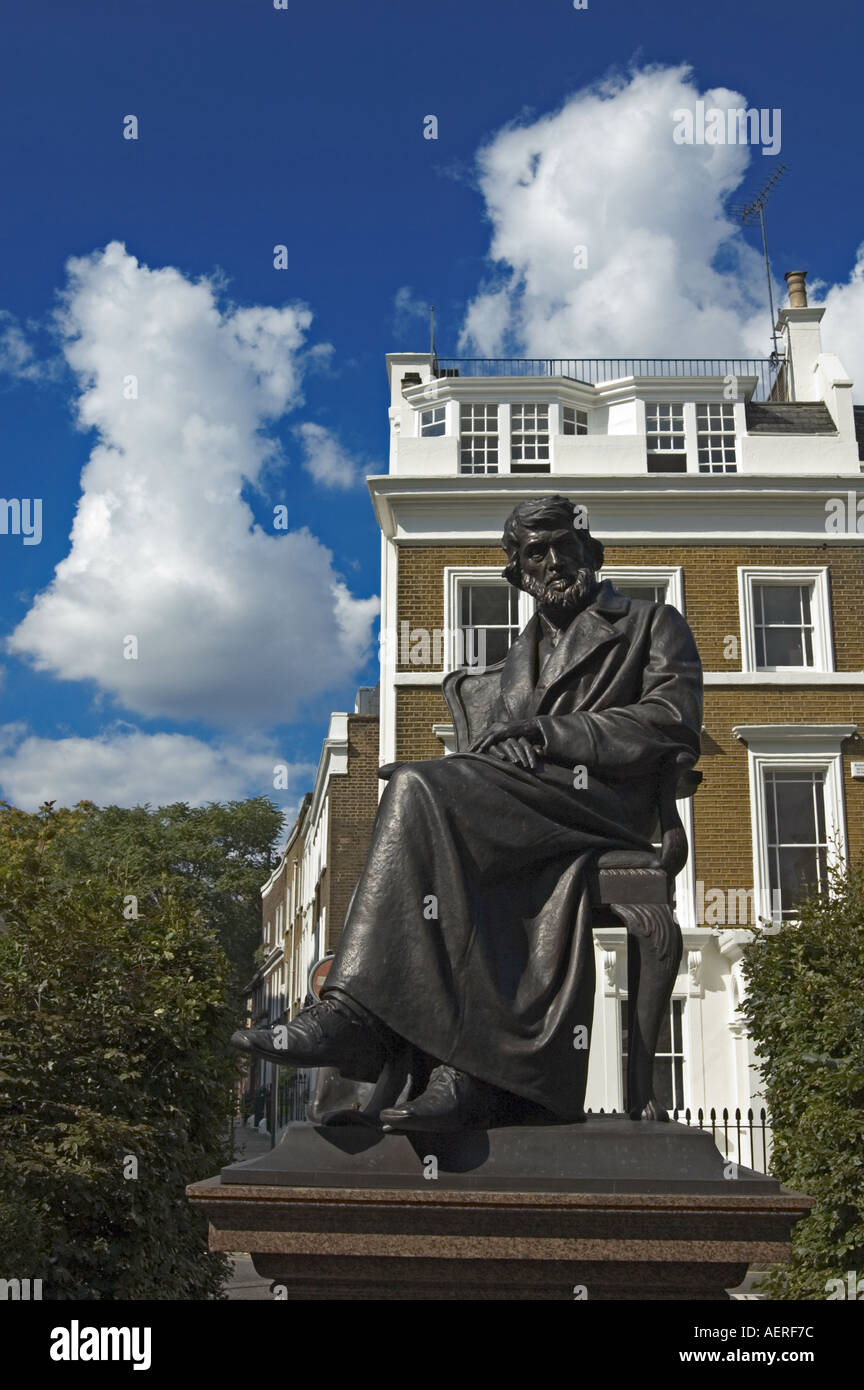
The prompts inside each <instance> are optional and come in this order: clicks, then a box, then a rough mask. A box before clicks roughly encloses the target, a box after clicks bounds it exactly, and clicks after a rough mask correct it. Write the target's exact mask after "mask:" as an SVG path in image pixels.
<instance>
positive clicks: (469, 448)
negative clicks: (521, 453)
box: [459, 405, 498, 473]
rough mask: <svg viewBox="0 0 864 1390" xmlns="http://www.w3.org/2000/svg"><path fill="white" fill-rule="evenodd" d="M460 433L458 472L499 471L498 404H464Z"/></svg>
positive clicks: (460, 419) (461, 413)
mask: <svg viewBox="0 0 864 1390" xmlns="http://www.w3.org/2000/svg"><path fill="white" fill-rule="evenodd" d="M459 435H460V438H459V471H460V473H497V472H498V407H497V405H463V406H462V407H461V408H460V411H459Z"/></svg>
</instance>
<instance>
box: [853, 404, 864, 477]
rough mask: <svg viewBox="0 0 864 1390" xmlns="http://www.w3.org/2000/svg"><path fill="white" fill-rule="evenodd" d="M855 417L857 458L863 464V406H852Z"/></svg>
mask: <svg viewBox="0 0 864 1390" xmlns="http://www.w3.org/2000/svg"><path fill="white" fill-rule="evenodd" d="M852 410H853V412H854V415H855V438H856V439H857V440H858V457H859V459H860V460H861V462H862V463H864V405H853V407H852Z"/></svg>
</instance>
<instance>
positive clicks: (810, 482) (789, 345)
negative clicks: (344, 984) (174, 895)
mask: <svg viewBox="0 0 864 1390" xmlns="http://www.w3.org/2000/svg"><path fill="white" fill-rule="evenodd" d="M787 278H788V280H789V289H790V306H789V307H787V308H785V309H782V310H781V311H780V315H779V322H778V331H779V333H780V335H781V338H782V347H783V351H782V353H781V354H780V355H779V358H774V359H772V360H770V361H761V360H757V361H742V360H728V361H717V360H711V361H708V360H689V361H682V360H680V359H679V360H674V361H672V360H670V361H658V360H653V359H652V360H650V361H649V360H635V359H629V360H626V361H625V360H619V361H609V360H605V361H599V360H590V359H580V360H571V361H546V360H544V361H529V360H523V359H518V360H516V359H510V360H507V361H502V360H478V359H470V360H458V359H448V360H445V359H438V358H437V357H434V356H430V355H429V354H428V353H427V354H420V353H417V354H404V353H398V354H392V355H390V356H389V357H388V359H387V369H388V375H389V380H390V389H391V404H390V410H389V420H390V460H389V472H388V473H387V474H385V475H381V476H376V477H372V478H370V479H369V480H368V481H369V487H370V492H371V496H372V502H373V506H374V509H375V515H376V518H377V521H378V524H379V526H380V529H381V533H382V576H381V595H382V618H381V628H382V640H381V682H380V743H379V746H378V747H377V748H376V749H375V754H374V758H373V754H372V749H371V741H372V739H373V738H374V735H373V733H372V728H371V722H370V724H369V725H367V726H364V727H365V740H366V741H365V742H364V744H363V750H362V751H360V748H359V742H358V748H357V752H356V754H355V758H356V764H355V770H356V777H355V780H354V781H353V783H352V765H351V761H350V757H349V760H348V776H347V778H346V779H345V781H344V791H343V802H342V803H341V804H342V805H344V806H346V808H347V807H348V806H349V803H350V809H347V810H346V814H347V815H348V816H349V818H350V816H351V815H352V814H354V815H356V816H357V817H358V820H357V833H356V836H355V835H353V834H352V832H350V831H347V830H344V829H334V828H333V827H331V832H330V835H331V838H330V841H329V848H328V852H327V860H326V870H325V871H324V872H323V873H322V875H321V878H320V880H319V881H320V883H321V884H323V885H324V886H325V893H327V894H329V896H328V897H327V899H326V901H325V897H324V896H322V898H321V901H320V907H318V908H313V906H312V898H311V897H310V896H309V892H308V891H307V893H306V897H305V898H304V900H303V902H304V906H303V911H304V912H306V913H307V916H306V917H304V918H303V925H302V927H299V926H298V927H296V928H295V927H293V926H292V930H295V929H296V930H297V931H298V932H299V933H300V934H299V936H298V937H297V941H301V940H302V941H305V942H306V943H307V945H306V946H303V947H301V948H300V951H301V957H302V960H303V961H304V962H308V961H309V960H310V959H311V958H312V957H311V954H310V952H311V951H312V947H311V945H308V943H310V942H311V941H312V940H315V941H316V943H317V946H319V947H320V946H321V945H322V944H326V945H327V946H328V947H331V948H332V946H333V945H334V944H335V939H336V933H337V932H338V927H339V924H340V922H341V916H342V914H343V913H344V907H345V906H346V905H347V901H348V897H349V895H350V888H351V886H352V881H353V879H354V878H356V874H357V871H358V869H359V867H360V864H361V862H362V857H363V853H364V852H365V848H366V845H367V844H368V834H369V829H370V826H371V819H372V814H373V811H374V806H375V803H376V799H377V791H376V790H375V787H374V771H375V769H374V765H373V764H374V761H377V760H380V762H382V763H383V762H390V761H393V760H397V759H398V760H410V759H418V758H435V757H440V756H444V755H446V753H447V752H448V751H452V748H453V738H454V736H453V729H452V725H451V720H450V715H449V712H448V710H447V707H446V705H445V703H444V700H443V697H442V694H441V682H442V679H443V677H444V675H445V674H446V672H447V671H448V670H451V669H453V668H454V667H456V666H460V665H465V664H472V663H476V662H483V661H485V663H486V664H492V663H494V662H496V661H499V660H500V659H501V658H502V657H503V656H504V654H505V653H506V650H507V647H508V646H509V643H510V641H511V640H512V639H513V637H514V636H515V635H516V633H517V632H518V631H519V630H520V629H521V628H522V627H523V626H524V625H525V622H526V621H527V620H528V618H529V617H530V614H531V611H532V604H533V600H531V599H530V598H529V597H528V596H527V595H525V594H521V595H519V594H516V593H515V592H514V591H512V590H511V589H510V588H509V586H508V585H507V584H506V582H505V581H504V580H503V579H502V578H501V568H502V564H503V559H504V557H503V552H502V551H501V549H500V546H499V541H500V535H501V530H502V526H503V523H504V520H505V518H506V516H507V514H508V512H509V511H510V510H511V508H512V507H513V506H514V505H515V503H516V502H517V501H519V500H521V499H524V498H529V497H534V496H539V495H542V494H543V493H553V492H560V493H564V494H566V495H568V496H569V497H571V498H572V499H573V500H574V501H576V502H578V503H581V504H583V505H584V506H585V507H586V509H587V513H588V517H589V522H590V526H591V529H592V532H594V533H595V534H596V535H597V536H598V537H599V538H600V539H601V540H602V541H603V542H604V544H605V546H606V563H605V566H604V571H603V573H604V577H608V578H610V579H612V581H613V582H614V583H615V585H616V586H617V587H618V588H619V589H620V590H622V591H623V592H624V593H625V594H629V595H631V596H634V597H640V598H644V597H649V598H653V599H655V600H659V601H665V602H668V603H671V604H674V605H675V606H676V607H678V608H679V609H680V610H681V611H682V612H683V613H684V614H685V615H686V617H687V619H688V621H689V623H690V625H691V627H692V629H693V631H694V634H695V637H696V640H697V643H698V645H699V649H700V652H701V655H702V660H703V665H704V669H705V715H704V720H705V723H704V730H703V751H702V760H701V763H700V768H701V770H702V772H703V775H704V782H703V785H702V787H701V788H700V790H699V792H698V794H697V796H696V797H695V798H694V800H692V801H688V802H684V803H682V805H681V812H682V819H683V820H684V823H685V827H686V829H687V833H688V838H689V840H690V846H691V854H690V859H689V862H688V864H687V866H686V868H685V869H684V870H683V871H682V873H681V875H680V876H679V880H678V883H677V885H676V898H677V909H678V916H679V920H680V922H681V926H682V931H683V935H684V954H683V958H682V963H681V969H680V973H679V977H678V981H677V984H676V988H675V994H674V998H673V1001H672V1005H671V1008H670V1016H669V1020H668V1027H667V1029H666V1032H665V1036H664V1037H663V1038H662V1039H661V1047H660V1053H661V1054H662V1055H660V1056H658V1078H657V1079H658V1091H659V1093H660V1094H661V1095H662V1097H663V1098H664V1099H665V1101H666V1103H667V1104H668V1105H670V1106H679V1107H681V1106H688V1107H691V1108H693V1109H694V1110H695V1109H697V1108H699V1107H703V1108H707V1107H710V1106H717V1107H722V1106H728V1107H730V1109H732V1110H734V1108H735V1107H740V1108H741V1109H742V1110H744V1111H746V1109H747V1108H748V1107H749V1106H750V1105H751V1104H758V1082H757V1078H756V1074H755V1071H754V1067H753V1063H754V1058H753V1053H752V1048H751V1044H750V1041H749V1039H748V1037H747V1035H746V1030H745V1029H744V1026H743V1023H742V1020H741V1014H740V1010H739V1005H740V1003H741V987H742V981H741V972H740V965H739V962H740V957H741V950H742V943H743V942H744V941H745V940H746V939H747V938H748V932H747V925H748V924H749V923H752V922H753V921H755V920H756V919H757V918H758V917H761V916H774V917H775V919H776V918H783V919H794V915H795V905H796V901H797V900H798V897H799V896H800V893H801V891H802V887H803V884H804V883H805V882H808V881H821V880H823V879H824V877H825V873H826V869H827V867H828V865H829V864H830V862H831V861H832V859H833V858H835V857H840V858H841V859H842V858H844V857H847V856H849V855H853V856H859V855H860V854H861V853H862V851H864V744H862V741H861V737H860V735H859V732H858V729H859V726H861V725H862V723H864V624H862V613H864V489H862V487H861V469H862V464H861V458H862V457H864V452H862V443H861V440H862V438H864V412H862V411H861V409H860V408H857V407H854V406H853V403H852V383H851V382H850V380H849V378H848V376H847V374H846V372H845V370H844V368H843V366H842V364H841V363H840V362H839V361H838V360H837V358H836V357H835V356H834V355H833V354H831V353H830V352H827V351H823V348H822V343H821V327H820V325H821V319H822V316H823V313H824V310H823V309H822V308H820V307H811V306H809V305H808V303H807V297H806V290H805V287H804V275H803V273H800V272H795V273H792V274H791V275H790V276H789V277H787ZM334 718H335V719H343V720H344V719H346V718H349V724H348V726H346V742H347V743H349V744H350V743H351V742H352V740H354V741H355V742H356V741H357V740H356V739H355V736H354V735H352V734H351V732H350V717H346V716H334ZM332 736H333V735H332V725H331V738H332ZM326 747H327V745H326V744H325V749H326ZM320 777H321V770H320V769H319V779H320ZM338 780H339V778H338V776H334V777H331V779H330V785H332V786H333V787H335V785H336V783H337V782H338ZM317 787H318V782H317V781H316V788H317ZM317 794H318V793H317V792H316V793H315V794H313V802H314V799H315V796H316V795H317ZM331 796H332V793H331ZM367 797H368V800H366V799H365V798H367ZM333 804H334V805H335V802H334V803H333ZM303 815H305V816H306V820H305V821H304V822H303V826H304V827H305V828H303V829H301V830H298V832H297V833H298V835H302V836H304V837H305V841H306V842H307V843H309V842H311V840H312V839H314V833H315V832H314V830H313V828H312V822H311V820H309V816H310V815H311V810H306V811H305V812H304V813H303ZM301 819H302V816H301ZM298 825H299V822H298ZM340 836H341V840H340ZM340 843H342V844H343V845H344V850H342V851H340V850H339V848H338V846H339V844H340ZM289 853H290V851H286V854H289ZM343 854H344V858H343V859H341V862H340V856H342V855H343ZM280 872H281V866H280V869H279V870H277V871H276V874H275V875H274V878H273V879H272V880H271V885H272V884H275V883H276V882H277V878H278V875H279V873H280ZM312 877H314V874H313V875H312ZM311 881H312V878H311V877H310V879H309V883H310V884H311ZM337 881H338V883H339V887H338V889H337V888H336V884H337ZM271 885H268V887H267V889H265V904H266V903H267V902H268V901H269V899H268V898H267V893H268V891H271ZM328 885H329V886H328ZM281 891H282V890H281V889H280V890H279V892H280V893H281ZM266 911H267V908H266V906H265V916H266ZM316 912H320V914H321V915H320V919H319V920H318V922H317V924H313V919H314V918H315V913H316ZM286 920H287V919H286ZM297 921H298V922H299V919H297ZM322 924H323V925H322ZM316 932H317V933H318V934H317V935H315V933H316ZM322 933H323V934H322ZM595 945H596V952H597V966H598V969H597V993H596V999H595V1015H594V1036H593V1040H592V1051H591V1065H590V1073H589V1083H588V1097H587V1103H588V1105H589V1106H591V1107H593V1108H594V1109H595V1110H596V1109H599V1108H600V1107H604V1108H605V1109H607V1110H608V1109H620V1108H621V1107H622V1103H623V1070H624V1068H623V1065H622V1055H623V1052H624V1048H625V1046H626V1036H625V1032H624V1026H623V1025H624V1018H625V1014H626V1009H625V1007H624V1003H625V999H626V980H627V974H626V953H625V933H624V929H623V928H621V929H618V928H614V927H610V928H607V929H603V930H599V931H597V933H596V934H595ZM294 949H297V947H296V946H295V948H294ZM304 952H305V954H304ZM281 968H282V969H283V970H284V968H285V965H284V962H283V965H282V967H281ZM294 978H297V979H301V981H302V970H300V972H299V974H297V973H296V972H295V977H294ZM283 988H288V995H285V996H284V997H285V1000H286V1001H288V1000H289V998H290V1004H289V1008H290V1009H292V1010H293V1008H294V1007H295V1006H296V1004H297V1002H299V998H300V996H299V995H298V994H297V991H296V987H295V989H294V993H293V994H292V993H291V990H290V987H288V986H287V985H286V986H283Z"/></svg>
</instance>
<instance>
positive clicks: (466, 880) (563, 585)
mask: <svg viewBox="0 0 864 1390" xmlns="http://www.w3.org/2000/svg"><path fill="white" fill-rule="evenodd" d="M583 518H584V508H581V507H577V506H575V505H574V504H573V503H572V502H571V501H569V500H568V499H566V498H564V497H559V496H552V497H546V498H537V499H535V500H532V501H527V502H522V503H520V504H519V505H518V506H517V507H515V508H514V510H513V512H512V513H511V515H510V517H509V518H508V520H507V523H506V525H505V528H504V535H503V538H502V544H503V547H504V549H505V551H506V553H507V557H508V559H507V565H506V568H505V570H504V577H505V578H506V579H507V580H508V581H509V582H510V583H511V584H513V585H515V586H516V587H518V588H521V589H525V590H527V592H528V593H530V594H532V595H533V596H534V598H535V599H536V600H537V611H536V613H535V615H534V617H533V618H532V619H531V621H530V622H529V623H528V624H527V626H526V627H525V629H524V631H523V632H522V633H521V634H520V635H519V637H518V638H517V639H516V640H515V641H514V643H513V645H512V646H511V648H510V650H509V652H508V654H507V656H506V658H505V660H504V661H503V662H502V663H501V664H500V695H499V697H498V702H497V705H496V707H495V708H494V710H493V712H492V717H491V719H490V722H489V725H488V727H487V728H486V729H485V731H484V732H483V733H482V735H481V736H480V737H478V738H476V739H475V740H474V742H473V743H472V745H471V748H470V750H469V751H465V752H459V753H455V754H452V755H450V756H448V757H444V758H440V759H435V760H431V761H424V762H412V763H403V764H400V765H397V766H396V767H395V769H394V770H393V772H392V775H391V776H390V779H389V782H388V784H387V787H386V788H385V791H384V794H383V797H382V799H381V804H380V807H379V810H378V817H377V820H376V822H375V827H374V831H373V835H372V843H371V846H370V849H369V854H368V857H367V860H366V864H365V867H364V869H363V872H362V874H361V877H360V880H359V882H358V885H357V889H356V892H355V894H354V897H353V899H352V902H351V906H350V908H349V910H348V913H347V917H346V921H345V925H344V929H343V932H342V936H341V939H340V942H339V948H338V951H337V954H336V958H335V960H334V963H333V966H332V968H331V971H330V974H329V976H328V978H327V984H326V987H325V989H324V991H323V992H322V1000H321V1002H320V1003H318V1004H315V1005H312V1006H311V1007H310V1008H308V1009H305V1010H303V1011H302V1012H301V1013H300V1014H299V1015H298V1016H297V1017H296V1018H295V1019H293V1020H292V1021H291V1022H290V1023H289V1024H287V1025H285V1026H283V1027H282V1029H281V1030H280V1037H279V1039H278V1043H277V1041H276V1040H275V1039H274V1037H273V1033H272V1031H270V1030H259V1031H254V1030H252V1031H250V1030H246V1031H242V1032H240V1033H237V1034H235V1041H236V1042H237V1044H238V1046H240V1047H244V1048H246V1049H247V1050H251V1051H254V1052H256V1053H258V1054H259V1055H262V1056H265V1057H267V1058H269V1060H271V1061H275V1062H280V1063H287V1064H290V1065H294V1066H313V1067H314V1066H333V1067H336V1068H338V1069H339V1071H340V1072H341V1073H342V1074H343V1075H344V1076H346V1077H349V1078H352V1079H355V1080H359V1081H371V1080H374V1079H375V1078H376V1077H377V1076H378V1074H379V1072H380V1071H381V1068H382V1066H383V1065H384V1064H385V1062H386V1061H387V1058H388V1057H389V1056H391V1055H392V1053H393V1050H394V1049H395V1048H398V1047H404V1044H405V1042H407V1043H410V1044H411V1045H412V1046H413V1048H415V1049H417V1050H418V1052H419V1053H421V1054H423V1055H424V1056H425V1057H426V1058H427V1059H429V1069H430V1070H429V1075H428V1084H427V1085H426V1089H425V1090H423V1091H422V1093H421V1094H419V1095H417V1096H416V1097H415V1098H414V1099H411V1100H408V1101H405V1102H404V1103H400V1104H399V1105H397V1106H391V1107H390V1108H388V1109H385V1110H383V1111H382V1112H381V1116H380V1120H381V1123H382V1125H384V1126H385V1127H389V1128H392V1129H400V1130H406V1131H409V1130H430V1131H446V1130H454V1129H459V1128H463V1127H481V1126H484V1125H487V1124H490V1123H495V1122H500V1120H501V1116H502V1115H503V1116H507V1115H508V1114H510V1113H512V1114H514V1115H515V1114H518V1113H519V1111H520V1106H521V1107H522V1113H530V1114H534V1115H540V1116H546V1117H548V1118H550V1119H552V1120H558V1121H560V1122H568V1121H573V1120H578V1119H581V1118H583V1117H584V1109H583V1106H584V1100H585V1087H586V1081H587V1072H588V1046H587V1041H588V1039H590V1031H591V1022H592V1013H593V1003H594V949H593V941H592V932H591V914H592V908H591V901H590V895H589V891H588V879H589V873H590V865H591V861H592V859H594V858H595V857H596V856H597V854H598V853H602V852H604V851H606V850H626V849H629V850H640V851H643V852H645V851H650V850H651V848H652V844H651V836H652V833H653V831H654V829H655V826H656V816H657V797H658V778H659V775H660V773H659V769H660V767H661V766H662V765H664V764H667V765H668V760H669V759H670V757H674V756H675V755H685V756H686V757H687V758H688V759H689V760H690V761H691V762H695V760H696V758H697V757H698V750H699V733H700V729H701V716H702V674H701V666H700V663H699V657H698V654H697V651H696V646H695V643H694V641H693V636H692V634H691V632H690V629H689V627H688V626H687V623H686V622H685V620H684V618H683V617H682V616H681V614H680V613H679V612H678V611H677V610H676V609H675V608H672V607H670V606H668V605H666V604H663V603H659V604H658V603H654V602H650V601H648V600H640V599H629V598H627V597H625V596H624V595H623V594H620V593H618V592H617V591H616V590H615V589H614V588H613V586H612V584H611V583H609V582H608V581H604V582H602V583H600V582H598V578H597V573H598V571H599V569H600V567H601V565H602V562H603V546H602V544H601V543H600V542H599V541H598V540H597V539H596V537H593V536H592V535H591V533H590V530H589V529H588V527H587V525H585V524H583ZM676 930H677V929H676ZM679 939H680V937H679ZM679 949H680V948H679ZM670 988H671V986H670ZM667 1003H668V996H667ZM661 1004H662V1001H661ZM653 1104H654V1103H653V1101H652V1102H651V1103H650V1104H649V1105H648V1107H647V1108H646V1110H645V1111H643V1112H642V1113H643V1114H645V1116H646V1117H647V1118H650V1117H652V1116H653V1117H658V1118H662V1117H663V1116H662V1115H661V1113H660V1110H661V1108H660V1107H655V1108H654V1109H652V1108H651V1106H652V1105H653ZM664 1113H665V1112H664Z"/></svg>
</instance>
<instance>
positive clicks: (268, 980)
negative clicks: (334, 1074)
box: [248, 688, 378, 1091]
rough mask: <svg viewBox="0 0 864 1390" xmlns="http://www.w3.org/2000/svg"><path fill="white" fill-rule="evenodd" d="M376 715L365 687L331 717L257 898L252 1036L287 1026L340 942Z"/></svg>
mask: <svg viewBox="0 0 864 1390" xmlns="http://www.w3.org/2000/svg"><path fill="white" fill-rule="evenodd" d="M377 711H378V699H377V691H375V690H370V689H366V688H363V689H361V690H359V691H358V692H357V700H356V702H355V709H354V713H353V714H341V713H338V714H331V716H330V727H329V730H328V733H327V737H326V738H325V740H324V744H323V747H322V750H321V758H320V760H319V763H318V769H317V772H316V775H315V783H314V786H313V789H312V791H311V792H307V794H306V796H304V798H303V801H302V803H301V806H300V810H299V813H298V816H297V819H296V820H295V822H294V824H293V826H292V827H291V830H290V833H289V835H288V839H287V841H286V844H285V848H284V850H283V852H282V856H281V858H280V860H279V863H278V864H277V866H276V868H275V869H274V870H273V873H272V874H271V875H270V877H269V879H268V880H267V882H266V883H265V884H264V886H263V888H262V889H261V907H262V939H261V948H260V951H259V955H260V957H261V958H262V959H261V964H260V966H259V968H258V970H257V971H256V973H255V976H254V978H253V980H252V982H251V985H250V996H251V1000H250V1009H249V1011H250V1015H251V1020H252V1027H253V1028H267V1027H272V1026H273V1025H274V1024H277V1023H282V1022H285V1021H286V1020H287V1019H289V1018H293V1017H294V1015H295V1014H296V1013H297V1011H298V1010H299V1009H300V1008H302V1006H303V1004H304V1002H305V1000H306V995H307V993H308V991H309V972H310V970H311V968H312V966H313V965H314V964H315V962H316V961H317V960H319V959H320V958H321V957H322V956H324V955H327V954H329V953H330V952H332V951H334V950H335V948H336V945H337V943H338V940H339V933H340V931H341V929H342V923H343V921H344V920H345V913H346V911H347V908H348V902H349V899H350V897H351V894H352V892H353V891H354V885H355V883H356V882H357V878H358V876H359V873H360V870H361V868H362V866H363V861H364V859H365V857H366V852H367V850H368V848H369V840H370V836H371V833H372V823H373V821H374V819H375V812H376V810H377V806H378V712H377ZM273 1071H274V1068H273V1067H272V1066H271V1065H270V1064H269V1063H267V1062H263V1061H259V1060H256V1061H253V1063H252V1071H251V1072H250V1078H249V1083H248V1084H249V1086H250V1087H251V1089H252V1090H253V1091H254V1090H256V1089H257V1088H258V1087H259V1086H261V1085H264V1086H268V1087H269V1086H271V1085H272V1082H273ZM301 1081H302V1078H301Z"/></svg>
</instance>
